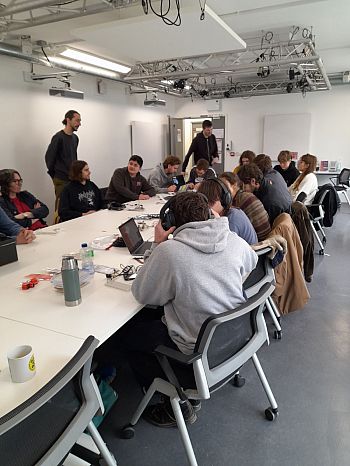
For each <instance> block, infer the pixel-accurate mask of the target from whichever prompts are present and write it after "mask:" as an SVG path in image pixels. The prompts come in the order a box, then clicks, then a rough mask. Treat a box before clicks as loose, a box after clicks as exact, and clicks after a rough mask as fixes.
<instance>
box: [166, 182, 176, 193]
mask: <svg viewBox="0 0 350 466" xmlns="http://www.w3.org/2000/svg"><path fill="white" fill-rule="evenodd" d="M167 189H168V193H174V192H175V191H176V185H175V184H172V185H171V186H169V187H168V188H167Z"/></svg>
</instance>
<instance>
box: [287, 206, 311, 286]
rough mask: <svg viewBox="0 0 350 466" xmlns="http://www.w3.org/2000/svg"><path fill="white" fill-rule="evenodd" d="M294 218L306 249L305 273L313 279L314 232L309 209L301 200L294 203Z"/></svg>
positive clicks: (308, 277)
mask: <svg viewBox="0 0 350 466" xmlns="http://www.w3.org/2000/svg"><path fill="white" fill-rule="evenodd" d="M292 220H293V222H294V225H295V226H296V228H297V230H298V233H299V237H300V241H301V244H302V245H303V249H304V256H303V257H304V275H305V279H306V280H309V281H311V278H312V275H313V273H314V241H315V239H314V234H313V232H312V228H311V224H310V217H309V211H308V210H307V208H306V206H305V205H304V204H302V203H301V202H298V201H297V202H293V204H292Z"/></svg>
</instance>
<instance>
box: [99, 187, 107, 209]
mask: <svg viewBox="0 0 350 466" xmlns="http://www.w3.org/2000/svg"><path fill="white" fill-rule="evenodd" d="M107 191H108V186H107V188H100V193H101V199H102V207H101V208H102V209H107V206H108V201H107V200H106V194H107Z"/></svg>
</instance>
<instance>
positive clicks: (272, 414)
mask: <svg viewBox="0 0 350 466" xmlns="http://www.w3.org/2000/svg"><path fill="white" fill-rule="evenodd" d="M277 414H278V408H276V409H273V408H271V407H270V408H267V409H265V417H266V419H267V420H268V421H274V420H275V419H276V417H277Z"/></svg>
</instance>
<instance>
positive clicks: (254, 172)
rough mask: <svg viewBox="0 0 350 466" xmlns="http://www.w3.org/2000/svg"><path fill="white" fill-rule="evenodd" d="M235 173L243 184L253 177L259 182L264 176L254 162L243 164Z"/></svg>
mask: <svg viewBox="0 0 350 466" xmlns="http://www.w3.org/2000/svg"><path fill="white" fill-rule="evenodd" d="M237 175H238V176H239V178H240V179H241V181H242V183H245V184H249V183H250V181H251V179H252V178H254V179H255V181H256V182H257V183H259V184H260V183H261V182H262V180H263V178H264V175H263V173H262V171H261V170H260V168H259V167H257V166H256V165H255V163H250V164H249V165H243V166H242V168H241V169H240V170H239V172H238V173H237Z"/></svg>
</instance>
